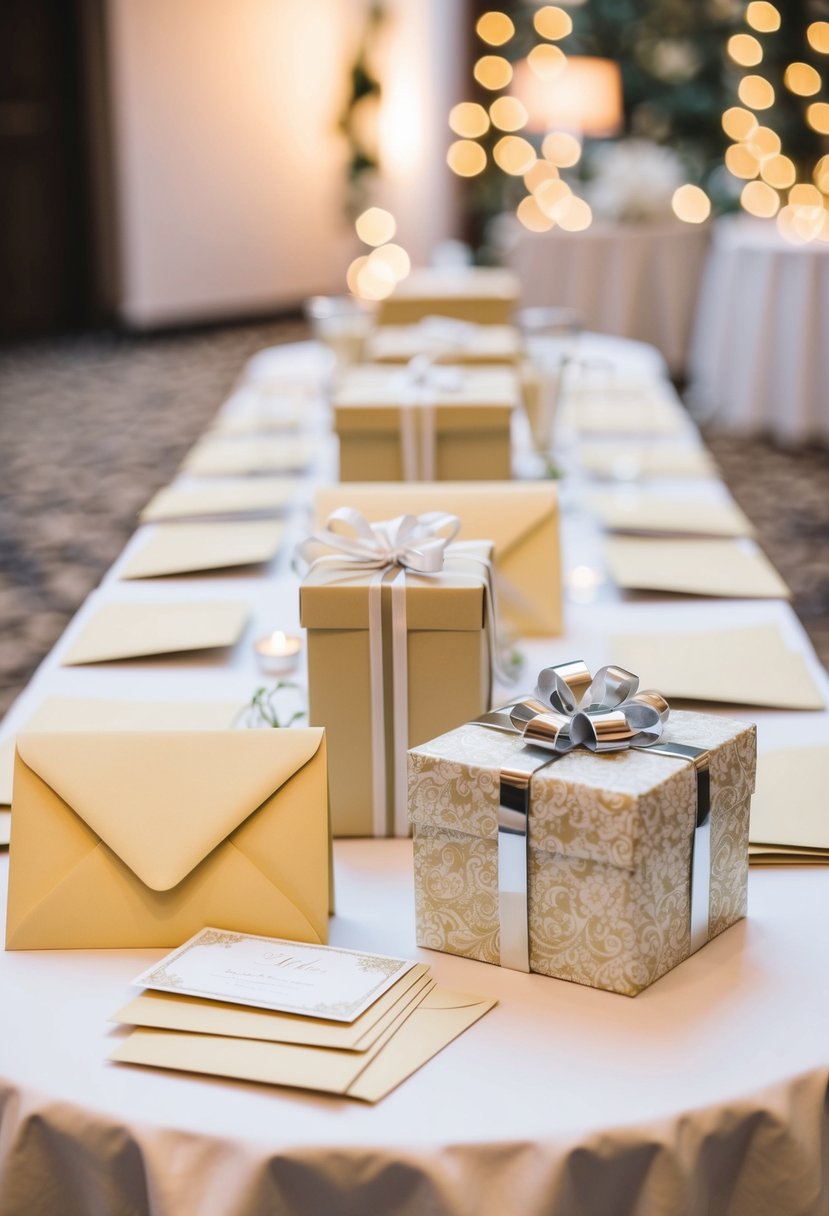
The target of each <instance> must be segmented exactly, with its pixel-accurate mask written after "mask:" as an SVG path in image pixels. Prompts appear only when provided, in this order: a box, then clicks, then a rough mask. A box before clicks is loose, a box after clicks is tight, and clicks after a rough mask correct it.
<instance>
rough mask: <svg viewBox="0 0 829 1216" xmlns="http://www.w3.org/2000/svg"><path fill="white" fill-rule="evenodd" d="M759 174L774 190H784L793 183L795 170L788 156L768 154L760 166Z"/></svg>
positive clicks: (795, 174)
mask: <svg viewBox="0 0 829 1216" xmlns="http://www.w3.org/2000/svg"><path fill="white" fill-rule="evenodd" d="M760 176H761V177H762V179H763V181H764V182H767V183H768V184H769V185H770V186H774V188H775V189H776V190H786V189H788V187H789V186H792V185H794V181H795V178H796V177H797V170H796V169H795V166H794V161H793V160H790V159H789V157H788V156H782V155H781V156H770V157H769V158H768V160H764V161H763V163H762V165H761V166H760Z"/></svg>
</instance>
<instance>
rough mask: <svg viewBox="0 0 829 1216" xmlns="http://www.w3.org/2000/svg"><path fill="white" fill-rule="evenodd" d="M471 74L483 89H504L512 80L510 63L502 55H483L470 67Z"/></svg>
mask: <svg viewBox="0 0 829 1216" xmlns="http://www.w3.org/2000/svg"><path fill="white" fill-rule="evenodd" d="M472 75H473V76H474V77H475V79H476V80H477V82H478V84H479V85H481V86H482V88H484V89H490V90H491V91H493V92H494V91H495V90H497V89H505V88H506V87H507V85H508V84H509V82H510V81H511V80H512V64H511V63H510V62H509V60H508V59H504V58H503V56H502V55H483V56H482V57H481V58H480V59H479V60H478V61H477V63H476V64H475V66H474V68H473V69H472Z"/></svg>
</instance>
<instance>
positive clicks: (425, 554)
mask: <svg viewBox="0 0 829 1216" xmlns="http://www.w3.org/2000/svg"><path fill="white" fill-rule="evenodd" d="M460 527H461V521H460V519H459V518H458V516H457V515H449V514H448V513H446V512H444V511H427V512H425V513H424V514H422V515H398V516H397V517H396V518H395V519H389V520H383V521H381V522H380V523H375V524H370V523H369V522H368V520H367V519H366V517H365V515H363V514H362V512H360V511H357V510H356V509H355V508H354V507H340V508H339V509H338V510H336V511H334V512H332V514H331V515H329V516H328V519H327V520H326V522H325V526H324V528H323V529H321V530H320V531H317V532H312V533H311V535H310V536H309V537H308V539H307V540H305V541H303V542H302V544H301V545H300V546H299V548H298V550H297V553H298V555H299V556H300V557H301V558H304V559H305V560H306V561H308V562H309V563H313V562H315V561H318V560H320V558H321V557H323V556H325V557H330V556H332V555H335V556H336V557H337V558H338V559H345V560H346V561H348V562H349V563H351V562H353V563H354V565H355V566H359V567H360V568H361V569H364V570H381V569H384V568H388V567H392V566H402V567H403V569H405V570H414V571H415V572H416V573H418V574H437V573H439V571H441V570H442V569H443V565H444V562H445V560H446V548H447V546H448V545H449V544H450V542H451V541H452V540H454V538H455V537H456V536H457V534H458V532H459V531H460Z"/></svg>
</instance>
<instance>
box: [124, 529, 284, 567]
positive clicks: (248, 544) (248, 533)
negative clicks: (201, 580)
mask: <svg viewBox="0 0 829 1216" xmlns="http://www.w3.org/2000/svg"><path fill="white" fill-rule="evenodd" d="M284 532H285V529H284V525H283V524H281V523H279V522H278V521H274V520H270V519H266V520H253V521H251V520H247V521H245V522H242V523H187V524H167V525H166V526H165V527H163V528H159V529H158V530H157V531H156V532H154V533H153V535H152V536H150V537H149V539H148V540H147V541H146V543H145V544H144V545H143V546H142V547H141V548H140V549H138V550H137V551H136V552H135V553H133V555H132V557H131V558H130V559H129V560H128V561H127V564H126V565H125V566H124V568H123V569H122V570H121V578H123V579H133V578H162V577H164V576H165V575H173V574H191V573H194V572H196V571H200V570H223V569H233V568H234V567H236V566H254V565H262V564H263V563H265V562H269V561H271V560H272V559H273V557H274V556H275V555H276V552H277V550H278V549H279V546H280V543H281V541H282V537H283V535H284Z"/></svg>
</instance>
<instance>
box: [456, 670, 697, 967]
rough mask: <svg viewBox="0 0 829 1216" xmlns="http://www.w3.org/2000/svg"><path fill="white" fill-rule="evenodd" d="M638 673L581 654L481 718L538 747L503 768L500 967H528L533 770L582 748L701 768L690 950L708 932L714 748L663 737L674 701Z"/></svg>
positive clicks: (478, 719) (694, 840)
mask: <svg viewBox="0 0 829 1216" xmlns="http://www.w3.org/2000/svg"><path fill="white" fill-rule="evenodd" d="M638 690H639V679H638V677H637V676H635V675H633V673H632V672H630V671H625V669H624V668H623V667H615V666H607V667H602V668H601V669H600V670H599V671H598V672H597V673H596V675H595V677H593V676H591V674H590V671H589V670H588V668H587V666H586V665H585V664H584V663H583V662H582V660H580V659H578V660H575V661H573V662H570V663H561V664H559V665H558V666H556V667H547V668H545V669H544V670H543V671H542V672H541V674H540V675H539V677H538V684H537V687H536V690H535V697H532V698H528V699H527V700H524V701H519V702H516V703H515V704H512V705H507V706H504V707H503V708H501V709H497V710H492V711H491V712H490V713H487V714H483V715H482V716H481V717H480V718H477V719H476V721H477V722H478V723H479V724H480V725H481V726H490V727H494V728H495V729H497V730H505V731H508V732H510V733H511V734H519V735H521V737H522V739H523V741H524V743H525V744H527V746H528V747H531V748H535V749H538V750H540V751H541V752H543V753H545V754H544V755H543V756H541V757H539V755H538V751H536V753H535V755H534V756H533V753H532V752H527V753H518V755H517V757H516V758H514V759H513V760H512V761H511V762H510V765H509V766H508V767H505V768H504V769H502V771H501V777H500V790H499V814H498V892H499V912H500V928H501V965H502V966H505V967H512V968H513V969H514V970H516V971H529V969H530V952H529V927H528V922H529V912H528V903H527V894H528V892H527V866H528V834H529V818H530V786H531V782H532V774H533V773H534V772H536V771H537V770H538V769H540V768H543V767H545V765H547V764H550V763H552V762H553V761H554V760H557V759H559V758H560V757H561V756H564V755H567V753H568V752H571V751H572V750H573V749H574V748H576V747H585V748H587V749H588V750H589V751H592V752H597V753H601V752H609V751H620V750H623V749H625V748H636V749H637V750H638V749H642V748H647V749H648V750H649V751H654V752H658V753H660V754H661V755H667V756H677V757H680V758H682V759H686V760H689V761H690V762H691V763H692V764H693V765H694V769H695V774H696V783H697V814H696V823H695V829H694V838H693V845H692V850H691V874H690V892H691V926H690V931H691V953H694V951H696V950H698V949H699V948H700V946H703V945H705V943H706V942H707V941H708V937H709V923H708V922H709V902H710V882H711V837H710V831H711V825H710V786H709V771H708V753H707V751H705V749H703V748H699V747H691V746H688V745H685V744H678V743H666V742H662V743H660V739H661V736H662V732H663V729H664V726H665V723H666V722H667V720H668V716H669V713H670V707H669V705H668V702H667V701H666V700H665V698H664V697H663V696H662V694H661V693H658V692H654V691H653V690H649V691H643V692H639V691H638Z"/></svg>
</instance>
